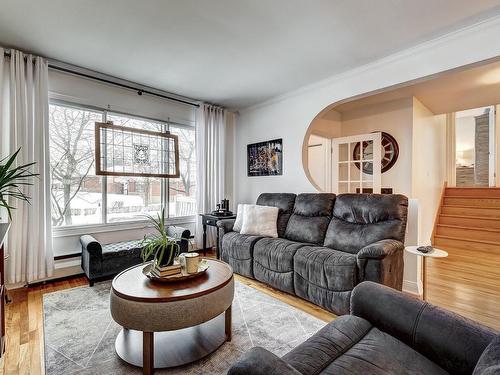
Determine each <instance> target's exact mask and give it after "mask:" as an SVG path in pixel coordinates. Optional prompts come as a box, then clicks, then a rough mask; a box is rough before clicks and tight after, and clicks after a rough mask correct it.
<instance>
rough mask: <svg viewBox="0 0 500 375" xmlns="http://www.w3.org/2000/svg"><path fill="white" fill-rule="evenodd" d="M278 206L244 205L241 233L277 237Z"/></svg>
mask: <svg viewBox="0 0 500 375" xmlns="http://www.w3.org/2000/svg"><path fill="white" fill-rule="evenodd" d="M278 212H279V209H278V207H269V206H257V205H246V206H245V207H244V208H243V224H242V225H241V231H240V233H241V234H248V235H253V236H263V237H278V229H277V224H276V223H277V220H278Z"/></svg>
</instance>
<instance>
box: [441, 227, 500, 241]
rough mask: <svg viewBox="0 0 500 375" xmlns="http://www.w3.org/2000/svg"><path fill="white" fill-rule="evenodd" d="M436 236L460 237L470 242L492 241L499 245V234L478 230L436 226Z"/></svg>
mask: <svg viewBox="0 0 500 375" xmlns="http://www.w3.org/2000/svg"><path fill="white" fill-rule="evenodd" d="M436 234H438V235H441V236H450V237H460V238H465V239H471V240H473V239H474V240H483V241H494V242H498V243H499V245H500V233H499V232H488V231H484V230H479V229H469V228H467V229H465V228H451V227H443V226H438V227H437V232H436Z"/></svg>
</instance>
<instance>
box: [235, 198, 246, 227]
mask: <svg viewBox="0 0 500 375" xmlns="http://www.w3.org/2000/svg"><path fill="white" fill-rule="evenodd" d="M245 206H246V204H241V203H240V204H239V205H238V209H237V211H236V220H235V221H234V224H233V230H234V231H235V232H241V226H242V225H243V211H244V209H245Z"/></svg>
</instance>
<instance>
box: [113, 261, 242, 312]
mask: <svg viewBox="0 0 500 375" xmlns="http://www.w3.org/2000/svg"><path fill="white" fill-rule="evenodd" d="M206 260H207V262H208V264H209V268H208V270H207V271H206V272H205V274H204V275H202V276H199V277H195V278H193V279H188V280H185V281H179V282H173V283H158V282H154V281H151V280H150V279H148V278H147V277H146V276H144V274H143V273H142V269H143V267H144V264H139V265H137V266H134V267H131V268H129V269H126V270H125V271H122V272H121V273H119V274H118V275H116V277H115V278H114V279H113V283H112V289H113V292H114V293H115V294H116V295H118V296H119V297H121V298H123V299H127V300H130V301H138V302H172V301H179V300H185V299H191V298H197V297H200V296H202V295H205V294H208V293H211V292H214V291H216V290H217V289H220V288H222V287H223V286H225V285H227V284H228V283H229V282H230V281H231V280H232V278H233V270H232V269H231V267H230V266H229V265H228V264H226V263H224V262H223V261H220V260H216V259H206Z"/></svg>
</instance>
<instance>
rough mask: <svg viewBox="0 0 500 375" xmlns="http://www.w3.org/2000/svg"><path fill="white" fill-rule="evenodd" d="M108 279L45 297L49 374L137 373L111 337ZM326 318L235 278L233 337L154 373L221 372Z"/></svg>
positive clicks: (290, 343) (289, 341) (279, 347)
mask: <svg viewBox="0 0 500 375" xmlns="http://www.w3.org/2000/svg"><path fill="white" fill-rule="evenodd" d="M109 289H110V282H104V283H100V284H96V285H95V286H94V287H93V288H89V287H81V288H74V289H69V290H64V291H60V292H54V293H50V294H46V295H44V297H43V309H44V324H45V368H46V373H47V374H49V375H52V374H54V375H55V374H57V375H60V374H65V375H68V374H101V375H104V374H141V373H142V370H141V369H139V368H137V367H134V366H131V365H128V364H127V363H125V362H123V361H122V360H121V359H120V358H119V357H118V356H117V355H116V353H115V348H114V342H115V338H116V335H117V334H118V332H119V330H120V329H121V327H120V326H118V325H117V324H116V323H115V322H114V321H113V319H112V318H111V314H110V312H109ZM324 324H325V323H324V322H322V321H320V320H318V319H316V318H314V317H313V316H311V315H309V314H307V313H305V312H303V311H300V310H297V309H295V308H293V307H291V306H289V305H287V304H286V303H284V302H281V301H279V300H277V299H275V298H273V297H271V296H269V295H267V294H264V293H262V292H260V291H258V290H256V289H253V288H250V287H248V286H246V285H243V284H241V283H238V282H236V293H235V297H234V303H233V338H232V341H231V342H226V343H224V344H223V345H222V346H221V347H220V348H219V349H218V350H217V351H215V352H214V353H212V354H211V355H209V356H208V357H205V358H204V359H201V360H200V361H197V362H194V363H192V364H189V365H186V366H181V367H177V368H174V369H168V370H158V371H156V373H157V374H192V375H195V374H196V375H197V374H200V375H201V374H225V373H226V371H227V369H228V368H229V367H230V366H231V364H232V363H234V362H235V361H236V360H237V359H238V358H239V357H240V356H241V355H242V353H243V352H245V351H246V350H248V349H250V348H251V347H252V346H262V347H264V348H266V349H269V350H271V351H272V352H274V353H275V354H277V355H283V354H285V353H286V352H287V351H289V350H290V349H291V348H293V347H295V346H296V345H297V344H299V343H300V342H302V341H304V340H305V339H307V338H308V337H309V336H311V335H312V334H313V333H314V332H316V331H317V330H318V329H320V328H321V327H323V326H324Z"/></svg>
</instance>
